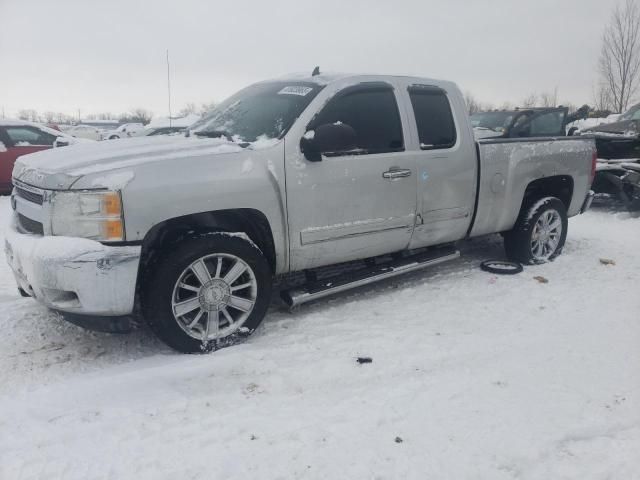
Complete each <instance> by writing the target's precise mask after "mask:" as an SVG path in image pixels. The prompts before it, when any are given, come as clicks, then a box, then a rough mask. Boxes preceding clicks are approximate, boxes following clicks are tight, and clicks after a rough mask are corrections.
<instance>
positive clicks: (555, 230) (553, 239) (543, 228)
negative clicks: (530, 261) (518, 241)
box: [531, 210, 562, 262]
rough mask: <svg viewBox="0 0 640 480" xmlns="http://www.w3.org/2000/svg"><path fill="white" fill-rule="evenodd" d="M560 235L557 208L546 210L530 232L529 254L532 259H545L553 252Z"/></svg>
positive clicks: (560, 220) (560, 219) (560, 224)
mask: <svg viewBox="0 0 640 480" xmlns="http://www.w3.org/2000/svg"><path fill="white" fill-rule="evenodd" d="M561 237H562V218H561V217H560V213H558V211H557V210H546V211H545V212H544V213H543V214H542V215H540V217H539V218H538V221H537V222H536V224H535V226H534V227H533V232H531V255H532V257H533V258H534V260H537V261H541V262H543V261H546V260H549V258H550V257H551V256H552V255H553V254H554V253H555V251H556V249H557V248H558V245H559V244H560V239H561Z"/></svg>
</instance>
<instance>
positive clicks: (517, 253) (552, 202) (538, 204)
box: [504, 197, 569, 265]
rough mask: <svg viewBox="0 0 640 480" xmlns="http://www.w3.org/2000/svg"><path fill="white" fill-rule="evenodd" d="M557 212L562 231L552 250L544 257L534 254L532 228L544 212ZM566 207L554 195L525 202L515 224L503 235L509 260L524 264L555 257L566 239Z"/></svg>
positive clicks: (549, 259) (544, 261)
mask: <svg viewBox="0 0 640 480" xmlns="http://www.w3.org/2000/svg"><path fill="white" fill-rule="evenodd" d="M551 211H555V212H557V214H558V216H559V219H560V221H561V226H562V231H561V232H560V235H559V237H560V238H559V241H558V243H557V245H556V247H555V248H554V249H553V251H550V252H549V253H548V254H545V255H544V258H540V256H536V255H535V254H534V251H533V250H534V249H533V248H532V236H533V233H534V228H535V226H536V224H537V222H538V220H539V219H540V217H541V216H542V215H544V214H545V213H546V212H551ZM568 225H569V222H568V219H567V209H566V207H565V206H564V203H562V201H561V200H560V199H558V198H556V197H545V198H541V199H539V200H537V201H533V202H530V203H528V204H527V206H526V207H524V208H523V209H522V211H521V212H520V216H519V217H518V220H517V221H516V224H515V226H514V227H513V229H512V230H511V231H509V232H507V233H506V234H505V236H504V248H505V251H506V253H507V258H509V260H512V261H515V262H520V263H523V264H525V265H535V264H540V263H546V262H550V261H552V260H553V259H555V258H556V257H557V256H558V255H560V253H562V248H563V247H564V242H565V240H566V239H567V227H568Z"/></svg>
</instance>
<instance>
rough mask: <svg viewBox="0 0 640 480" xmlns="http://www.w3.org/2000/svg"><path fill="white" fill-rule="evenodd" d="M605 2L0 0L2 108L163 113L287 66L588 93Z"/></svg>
mask: <svg viewBox="0 0 640 480" xmlns="http://www.w3.org/2000/svg"><path fill="white" fill-rule="evenodd" d="M614 4H615V2H614V0H562V1H560V0H321V1H318V0H316V1H309V0H282V1H279V0H271V1H264V0H253V1H249V0H233V1H228V0H227V1H219V2H218V1H205V0H155V1H145V2H143V1H135V0H100V1H94V0H0V115H1V114H2V108H4V109H5V112H6V115H7V116H11V115H15V114H16V112H17V110H19V109H21V108H33V109H37V110H39V111H41V112H44V111H46V110H51V111H64V112H66V113H71V114H76V115H77V111H78V109H80V110H81V112H82V113H83V114H84V113H90V112H94V113H95V112H102V111H109V112H113V113H119V112H123V111H126V110H128V109H131V108H135V107H145V108H148V109H150V110H152V111H153V112H154V113H155V114H157V115H165V114H166V111H167V87H166V64H165V51H166V49H167V48H168V49H169V53H170V57H171V67H172V68H171V82H172V104H173V106H174V111H176V110H179V109H180V108H181V107H182V106H184V105H185V104H186V103H187V102H196V103H198V104H200V103H202V102H210V101H212V100H222V99H224V98H225V97H227V96H228V95H230V94H232V93H233V92H234V91H236V90H238V89H239V88H241V87H243V86H245V85H246V84H249V83H251V82H254V81H258V80H263V79H265V78H271V77H276V76H281V75H283V74H285V73H287V72H299V71H308V72H311V70H312V69H313V67H314V66H315V65H320V67H321V69H322V70H323V71H327V72H329V71H334V72H336V71H338V72H357V73H363V72H366V73H385V74H411V75H420V76H429V77H435V78H444V79H448V80H453V81H455V82H457V83H458V84H459V85H460V87H461V88H462V89H463V90H468V91H471V92H473V94H474V95H475V96H476V97H477V98H478V99H479V100H481V101H486V102H492V103H494V104H501V103H503V102H505V101H511V102H514V103H517V102H519V101H520V100H522V99H523V98H524V97H525V96H527V95H528V94H530V93H532V92H538V93H540V92H546V91H548V92H551V91H553V89H554V88H556V87H557V88H558V92H559V97H560V99H561V100H562V101H563V102H572V103H574V104H582V103H591V102H592V97H593V94H592V91H593V86H594V84H595V82H596V80H597V75H596V65H597V59H598V53H599V50H600V38H601V34H602V30H603V27H604V24H605V23H606V21H607V20H608V18H609V15H610V12H611V10H612V9H613V6H614Z"/></svg>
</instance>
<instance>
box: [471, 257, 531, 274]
mask: <svg viewBox="0 0 640 480" xmlns="http://www.w3.org/2000/svg"><path fill="white" fill-rule="evenodd" d="M480 269H481V270H484V271H485V272H489V273H495V274H497V275H516V274H518V273H520V272H522V270H523V268H522V265H521V264H519V263H518V262H505V261H504V260H485V261H484V262H482V263H481V264H480Z"/></svg>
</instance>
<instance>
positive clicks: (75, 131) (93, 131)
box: [65, 125, 102, 140]
mask: <svg viewBox="0 0 640 480" xmlns="http://www.w3.org/2000/svg"><path fill="white" fill-rule="evenodd" d="M65 133H66V134H67V135H71V136H72V137H76V138H86V139H87V140H102V130H100V129H99V128H96V127H92V126H91V125H76V126H74V127H71V128H69V129H67V130H66V131H65Z"/></svg>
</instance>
